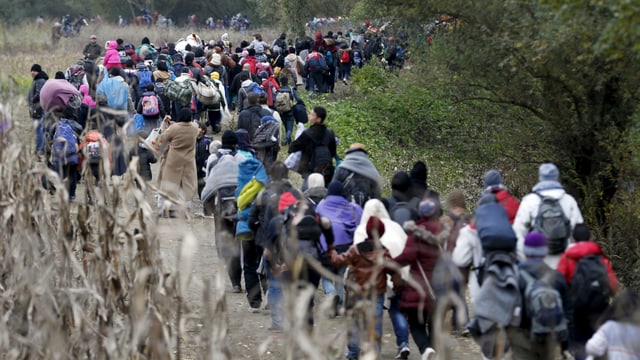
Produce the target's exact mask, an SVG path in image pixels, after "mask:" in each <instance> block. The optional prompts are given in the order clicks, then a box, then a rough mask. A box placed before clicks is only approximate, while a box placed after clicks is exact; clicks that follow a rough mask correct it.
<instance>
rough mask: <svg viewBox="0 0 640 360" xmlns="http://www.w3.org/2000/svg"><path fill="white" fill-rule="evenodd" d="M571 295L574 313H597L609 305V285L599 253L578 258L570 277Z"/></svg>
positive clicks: (606, 272)
mask: <svg viewBox="0 0 640 360" xmlns="http://www.w3.org/2000/svg"><path fill="white" fill-rule="evenodd" d="M571 295H572V297H573V302H574V308H575V311H576V313H589V314H599V313H602V312H603V311H604V310H605V309H606V308H607V307H608V306H609V299H610V298H611V295H612V294H611V286H610V284H609V274H608V271H607V267H606V266H605V265H604V263H603V262H602V256H601V255H595V254H592V255H587V256H585V257H583V258H581V259H580V260H578V263H577V265H576V269H575V272H574V274H573V278H572V279H571Z"/></svg>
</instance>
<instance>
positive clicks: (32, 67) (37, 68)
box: [31, 64, 42, 72]
mask: <svg viewBox="0 0 640 360" xmlns="http://www.w3.org/2000/svg"><path fill="white" fill-rule="evenodd" d="M31 71H37V72H41V71H42V66H40V64H33V65H31Z"/></svg>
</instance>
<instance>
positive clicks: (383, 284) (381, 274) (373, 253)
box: [329, 240, 402, 295]
mask: <svg viewBox="0 0 640 360" xmlns="http://www.w3.org/2000/svg"><path fill="white" fill-rule="evenodd" d="M329 257H330V259H331V263H332V264H333V265H334V266H335V267H342V266H347V265H348V266H350V267H349V271H353V275H354V278H355V282H356V283H357V284H358V285H359V286H360V289H359V292H360V293H362V294H368V293H369V292H370V291H371V292H373V293H374V294H376V295H380V294H384V293H385V292H386V290H387V276H386V275H387V274H388V275H391V278H392V281H393V284H394V288H399V287H400V286H401V283H402V280H401V279H400V276H399V274H398V273H397V272H395V271H394V270H393V269H392V268H390V267H388V266H385V264H390V263H391V262H392V260H391V255H389V250H387V249H385V248H379V249H376V248H375V244H374V243H373V242H372V241H370V240H367V241H365V242H362V243H360V244H357V245H352V246H351V247H349V250H347V251H346V252H344V253H342V254H338V252H337V251H336V249H335V248H333V247H331V248H330V249H329Z"/></svg>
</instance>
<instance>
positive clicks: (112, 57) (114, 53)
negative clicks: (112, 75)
mask: <svg viewBox="0 0 640 360" xmlns="http://www.w3.org/2000/svg"><path fill="white" fill-rule="evenodd" d="M117 46H118V43H117V42H115V41H109V48H108V49H107V53H106V54H105V55H104V62H103V64H104V67H105V68H106V69H107V70H111V69H112V68H120V67H122V65H121V64H120V54H118V50H116V47H117Z"/></svg>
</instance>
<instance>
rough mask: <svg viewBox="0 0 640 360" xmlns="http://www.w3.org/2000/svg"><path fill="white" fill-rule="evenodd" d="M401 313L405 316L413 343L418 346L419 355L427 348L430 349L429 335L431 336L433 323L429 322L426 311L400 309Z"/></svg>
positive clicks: (428, 315) (429, 317)
mask: <svg viewBox="0 0 640 360" xmlns="http://www.w3.org/2000/svg"><path fill="white" fill-rule="evenodd" d="M402 311H403V312H404V313H405V314H406V316H407V321H408V322H409V332H410V333H411V337H412V338H413V341H415V343H416V345H418V350H419V351H420V354H423V353H424V351H425V350H426V349H427V348H428V347H431V334H433V322H432V321H431V316H430V314H429V312H428V311H427V310H418V309H413V308H412V309H402ZM420 314H421V315H422V319H420V316H419V315H420Z"/></svg>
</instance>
